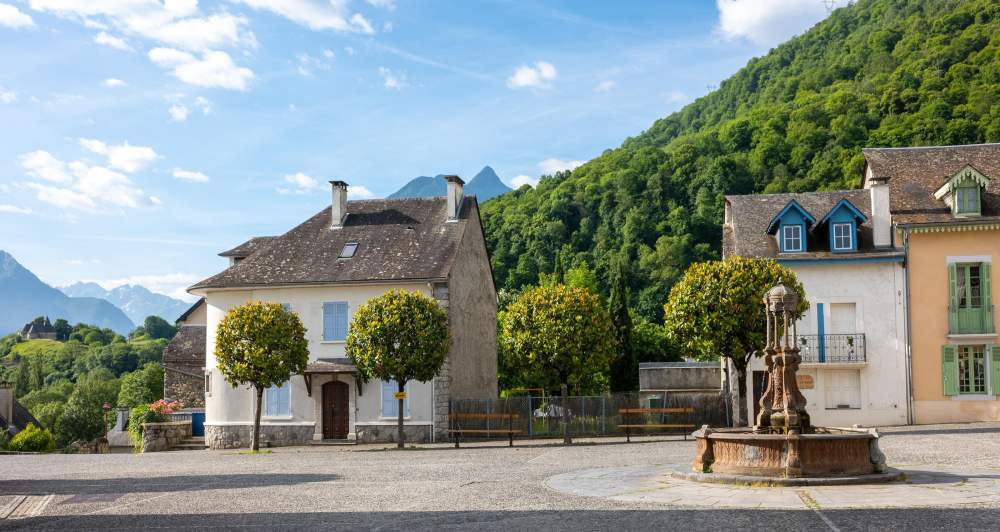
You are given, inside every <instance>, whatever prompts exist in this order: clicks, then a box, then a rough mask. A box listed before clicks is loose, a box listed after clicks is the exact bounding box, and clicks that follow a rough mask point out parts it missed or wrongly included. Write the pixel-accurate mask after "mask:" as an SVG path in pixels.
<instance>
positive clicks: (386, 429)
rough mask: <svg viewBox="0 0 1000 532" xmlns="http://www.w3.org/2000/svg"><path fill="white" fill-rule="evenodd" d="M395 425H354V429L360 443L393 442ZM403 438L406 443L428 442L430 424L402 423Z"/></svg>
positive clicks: (429, 439)
mask: <svg viewBox="0 0 1000 532" xmlns="http://www.w3.org/2000/svg"><path fill="white" fill-rule="evenodd" d="M397 428H398V427H397V426H396V425H395V424H392V425H356V426H355V431H356V433H357V435H358V441H359V442H361V443H390V442H391V443H395V442H396V436H397ZM403 439H404V441H405V442H406V443H430V441H431V426H430V425H403Z"/></svg>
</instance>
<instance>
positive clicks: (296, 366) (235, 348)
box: [215, 301, 309, 451]
mask: <svg viewBox="0 0 1000 532" xmlns="http://www.w3.org/2000/svg"><path fill="white" fill-rule="evenodd" d="M305 333H306V330H305V327H303V326H302V322H301V321H300V320H299V317H298V316H297V315H296V314H295V313H293V312H290V311H287V310H285V309H284V307H282V306H281V305H279V304H278V303H264V302H261V301H251V302H249V303H245V304H243V305H240V306H237V307H233V308H231V309H229V312H227V313H226V315H225V316H224V317H223V318H222V320H221V321H220V322H219V325H218V329H217V331H216V336H215V358H216V360H217V361H218V367H219V372H220V373H221V374H222V376H223V377H224V378H225V379H226V382H228V383H229V384H232V385H233V386H239V385H250V386H252V387H253V388H254V390H255V391H256V404H255V407H254V427H253V439H252V442H251V443H252V445H251V447H252V449H253V450H254V451H257V450H259V448H260V411H261V402H262V398H263V396H264V390H266V389H267V388H270V387H272V386H281V385H282V384H284V383H286V382H288V379H290V378H291V376H292V375H298V374H301V373H302V372H304V371H305V369H306V364H308V363H309V344H308V342H306V337H305Z"/></svg>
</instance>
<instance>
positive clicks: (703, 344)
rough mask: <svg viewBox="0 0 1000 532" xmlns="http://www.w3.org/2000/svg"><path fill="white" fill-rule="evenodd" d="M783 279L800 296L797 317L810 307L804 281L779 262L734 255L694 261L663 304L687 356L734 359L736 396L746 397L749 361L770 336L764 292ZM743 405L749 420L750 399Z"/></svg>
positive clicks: (669, 331) (668, 325)
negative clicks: (767, 331)
mask: <svg viewBox="0 0 1000 532" xmlns="http://www.w3.org/2000/svg"><path fill="white" fill-rule="evenodd" d="M779 281H784V282H785V283H786V284H788V285H789V286H792V287H794V288H795V291H796V292H798V294H799V309H798V315H797V316H795V318H796V319H797V318H798V317H799V316H801V314H802V313H804V312H805V311H806V310H807V309H808V308H809V303H808V302H807V301H806V296H805V291H804V290H803V288H802V283H800V282H798V280H797V279H796V277H795V273H794V272H792V270H790V269H788V268H786V267H784V266H781V265H780V264H778V263H777V262H775V261H774V260H771V259H751V258H745V257H732V258H729V259H726V260H723V261H712V262H702V263H697V264H692V265H691V267H690V268H689V269H688V271H687V272H686V273H685V274H684V277H683V278H682V279H681V280H680V282H678V283H677V284H676V285H674V288H673V290H671V291H670V298H669V300H668V301H667V304H666V306H665V307H664V313H665V315H666V330H667V334H668V336H669V337H670V339H671V340H673V341H674V342H676V343H677V344H678V345H679V346H681V347H682V349H683V350H684V354H686V355H688V356H692V357H694V358H698V359H701V360H718V358H719V357H725V358H729V359H730V360H731V361H732V363H733V366H734V367H735V368H736V370H737V373H738V375H737V377H738V383H739V395H738V396H737V397H745V396H746V368H747V365H748V363H749V361H750V358H751V357H752V356H754V355H755V354H757V353H759V350H761V349H763V347H764V342H765V340H766V337H765V334H766V330H767V329H766V323H767V315H766V312H765V309H764V302H763V298H764V294H766V293H767V291H768V290H770V289H771V288H772V287H773V286H775V285H776V284H778V282H779ZM738 403H739V405H740V407H739V410H740V413H741V415H740V420H742V421H745V420H746V419H747V418H746V414H745V409H746V402H745V401H738Z"/></svg>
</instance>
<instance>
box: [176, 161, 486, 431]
mask: <svg viewBox="0 0 1000 532" xmlns="http://www.w3.org/2000/svg"><path fill="white" fill-rule="evenodd" d="M463 184H464V183H463V182H462V180H461V179H459V178H458V177H457V176H449V177H448V189H447V196H445V197H434V198H403V199H385V200H365V201H347V184H346V183H344V182H341V181H332V182H331V186H332V199H333V201H332V205H331V206H330V207H329V208H325V209H323V210H322V211H320V212H319V213H317V214H316V215H314V216H312V217H311V218H309V219H308V220H306V221H305V222H303V223H302V224H300V225H298V226H297V227H295V228H293V229H291V230H290V231H288V232H287V233H285V234H284V235H280V236H275V237H255V238H252V239H250V240H248V241H247V242H245V243H244V244H241V245H240V246H237V247H236V248H234V249H231V250H229V251H226V252H223V253H222V254H221V255H223V256H225V257H227V258H229V261H230V266H229V267H228V268H227V269H225V270H224V271H222V272H221V273H219V274H217V275H215V276H212V277H210V278H208V279H205V280H203V281H201V282H199V283H197V284H195V285H194V286H192V287H191V288H190V289H189V292H190V293H192V294H195V295H199V296H202V297H204V298H205V311H206V346H205V353H206V355H205V368H206V370H205V371H206V375H205V382H206V389H205V411H206V420H205V440H206V444H207V445H208V446H209V447H211V448H233V447H241V446H246V445H248V444H249V441H250V431H251V430H252V425H253V406H254V405H253V394H252V391H251V390H250V388H249V387H238V388H233V387H231V386H229V385H228V384H227V383H226V382H225V380H224V379H223V377H222V375H221V374H220V373H219V371H218V369H217V363H216V360H215V357H214V355H213V353H214V351H215V331H216V327H217V325H218V323H219V321H220V320H221V319H222V317H223V316H224V315H225V313H226V312H227V311H228V310H229V309H231V308H233V307H235V306H238V305H240V304H243V303H245V302H247V301H251V300H262V301H271V302H277V303H281V304H284V305H286V306H287V307H288V308H289V309H291V310H292V311H293V312H296V313H297V314H298V315H299V318H300V319H301V320H302V322H303V324H304V325H305V327H306V330H307V331H306V338H307V340H308V343H309V364H308V368H307V369H306V372H305V373H304V374H303V375H295V376H293V377H292V378H291V380H290V381H289V382H288V383H286V384H285V385H284V386H281V387H275V388H271V389H269V390H266V392H265V394H264V405H263V413H262V421H261V434H262V439H263V440H264V441H265V442H269V443H270V444H272V445H294V444H302V443H306V442H308V441H313V440H357V441H391V440H392V438H394V437H395V426H396V416H397V410H396V408H397V402H396V401H395V400H394V398H393V393H394V392H395V391H396V384H395V383H394V382H380V381H369V382H367V383H365V382H362V380H361V379H360V378H359V377H358V375H357V373H356V371H355V368H354V366H353V365H352V364H351V363H350V361H349V359H348V358H347V356H346V352H345V345H344V341H345V339H346V337H347V331H348V329H349V327H350V323H351V316H352V315H353V313H354V312H355V311H356V310H357V308H358V307H359V306H360V305H362V304H364V303H365V302H366V301H367V300H369V299H370V298H372V297H376V296H378V295H381V294H383V293H385V292H386V291H388V290H390V289H401V290H411V291H416V292H420V293H422V294H425V295H427V296H430V297H433V298H435V299H436V300H438V301H439V302H440V304H441V305H442V306H444V307H446V308H447V310H448V318H449V329H450V336H451V348H450V352H449V355H448V359H447V361H446V363H445V367H444V369H443V370H442V373H441V375H440V376H439V377H437V378H435V379H434V380H433V381H431V382H413V383H409V384H408V385H407V386H408V394H407V400H406V402H405V404H404V407H403V408H404V419H405V421H404V423H405V431H406V433H407V434H406V437H407V440H408V441H433V440H435V439H442V438H444V437H446V434H447V433H446V430H447V422H448V402H449V400H450V399H477V398H482V399H489V398H495V397H496V396H497V393H498V390H497V342H496V312H497V294H496V289H495V286H494V283H493V275H492V271H491V269H490V262H489V256H488V253H487V250H486V240H485V238H484V236H483V230H482V225H481V221H480V218H479V206H478V204H477V202H476V198H475V196H465V195H464V194H463Z"/></svg>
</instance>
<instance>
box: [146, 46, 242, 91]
mask: <svg viewBox="0 0 1000 532" xmlns="http://www.w3.org/2000/svg"><path fill="white" fill-rule="evenodd" d="M149 59H150V60H151V61H153V63H156V64H157V65H159V66H160V67H162V68H167V69H171V72H172V73H173V75H174V76H175V77H176V78H177V79H179V80H181V81H183V82H184V83H188V84H191V85H197V86H199V87H214V88H221V89H232V90H240V91H244V90H247V85H248V83H249V82H250V81H251V80H253V79H254V74H253V71H252V70H250V69H249V68H244V67H239V66H236V65H235V64H234V63H233V59H232V58H231V57H230V56H229V54H227V53H226V52H218V51H209V52H205V53H204V54H202V56H201V59H198V58H197V57H195V56H194V55H192V54H190V53H188V52H183V51H181V50H177V49H174V48H153V49H152V50H150V51H149Z"/></svg>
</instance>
